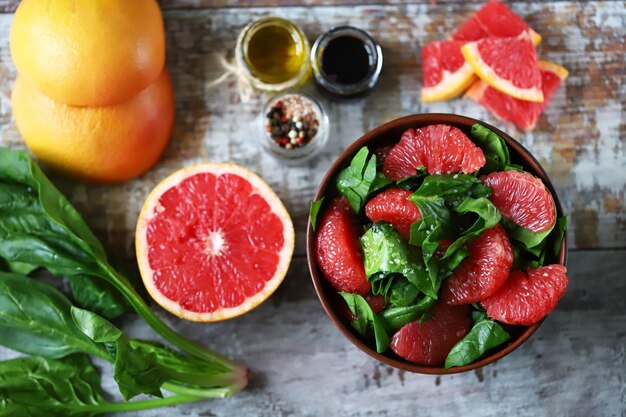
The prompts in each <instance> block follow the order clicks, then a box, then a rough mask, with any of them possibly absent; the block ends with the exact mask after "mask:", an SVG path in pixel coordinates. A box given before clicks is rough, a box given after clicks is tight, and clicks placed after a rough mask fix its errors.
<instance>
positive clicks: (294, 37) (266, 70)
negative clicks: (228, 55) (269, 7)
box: [245, 20, 307, 83]
mask: <svg viewBox="0 0 626 417" xmlns="http://www.w3.org/2000/svg"><path fill="white" fill-rule="evenodd" d="M245 52H246V53H245V55H246V61H247V63H248V65H249V66H250V69H251V72H252V73H253V74H254V76H255V77H256V78H258V79H259V80H260V81H262V82H264V83H282V82H285V81H288V80H290V79H291V78H293V77H294V76H296V75H298V73H299V71H300V68H301V67H302V65H303V64H304V63H305V60H306V59H307V57H306V56H305V48H304V46H303V44H302V39H301V38H300V36H299V34H298V33H297V32H294V31H293V30H290V28H288V27H285V25H284V24H283V23H282V22H281V21H280V20H278V21H276V22H275V23H272V22H266V23H265V24H264V25H262V26H261V27H259V28H257V29H256V31H254V33H252V34H251V36H250V38H249V41H248V43H247V45H245Z"/></svg>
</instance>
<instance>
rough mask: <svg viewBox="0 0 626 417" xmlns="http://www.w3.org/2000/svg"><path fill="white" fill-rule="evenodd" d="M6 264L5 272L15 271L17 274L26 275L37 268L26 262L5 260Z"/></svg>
mask: <svg viewBox="0 0 626 417" xmlns="http://www.w3.org/2000/svg"><path fill="white" fill-rule="evenodd" d="M5 262H6V261H5ZM6 264H7V269H6V271H7V272H15V273H16V274H19V275H28V274H30V273H31V272H33V271H34V270H35V269H37V266H35V265H31V264H27V263H25V262H6Z"/></svg>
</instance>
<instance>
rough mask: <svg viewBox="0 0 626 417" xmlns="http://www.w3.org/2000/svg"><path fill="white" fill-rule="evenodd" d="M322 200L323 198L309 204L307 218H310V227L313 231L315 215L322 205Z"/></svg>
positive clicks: (315, 222) (315, 223)
mask: <svg viewBox="0 0 626 417" xmlns="http://www.w3.org/2000/svg"><path fill="white" fill-rule="evenodd" d="M324 198H325V197H322V198H320V199H319V200H316V201H313V202H311V208H310V209H309V216H310V217H311V227H312V228H313V230H315V226H316V225H317V215H318V214H319V211H320V208H321V207H322V204H324Z"/></svg>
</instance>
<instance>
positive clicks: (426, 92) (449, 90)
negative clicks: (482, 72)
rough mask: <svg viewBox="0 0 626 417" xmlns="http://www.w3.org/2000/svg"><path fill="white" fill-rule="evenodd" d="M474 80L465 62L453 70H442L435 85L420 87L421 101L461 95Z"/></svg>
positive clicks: (469, 67)
mask: <svg viewBox="0 0 626 417" xmlns="http://www.w3.org/2000/svg"><path fill="white" fill-rule="evenodd" d="M474 81H476V76H475V75H474V70H473V69H472V66H471V65H470V64H468V63H467V62H465V63H464V64H463V66H462V67H461V68H460V69H458V70H457V71H455V72H450V71H448V70H443V75H442V78H441V81H440V82H439V83H438V84H437V85H435V86H432V87H422V97H421V99H422V103H431V102H433V101H443V100H450V99H453V98H455V97H457V96H459V95H461V94H462V93H463V92H464V91H465V90H466V89H467V88H468V87H469V86H470V85H472V84H473V83H474Z"/></svg>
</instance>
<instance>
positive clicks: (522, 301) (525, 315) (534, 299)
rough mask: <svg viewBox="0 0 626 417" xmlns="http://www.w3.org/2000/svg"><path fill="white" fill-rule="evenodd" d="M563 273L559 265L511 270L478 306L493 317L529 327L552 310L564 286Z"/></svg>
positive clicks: (564, 275)
mask: <svg viewBox="0 0 626 417" xmlns="http://www.w3.org/2000/svg"><path fill="white" fill-rule="evenodd" d="M566 272H567V269H566V268H565V267H564V266H563V265H548V266H543V267H541V268H537V269H529V270H528V271H526V272H523V271H515V272H513V273H511V275H510V276H509V278H508V279H507V281H506V282H505V283H504V285H503V286H502V287H501V288H500V289H499V290H498V291H497V292H496V293H495V294H494V295H492V296H491V297H489V298H487V299H486V300H483V301H482V302H481V305H482V306H483V307H484V308H485V310H487V315H488V316H489V317H491V318H492V319H494V320H498V321H501V322H503V323H508V324H520V325H523V326H530V325H532V324H535V323H537V322H539V321H540V320H541V319H543V318H544V317H545V316H547V315H548V314H549V313H550V312H551V311H552V310H554V308H555V307H556V305H557V303H558V301H559V299H560V298H561V297H562V296H563V294H564V293H565V290H566V289H567V284H568V279H567V275H566Z"/></svg>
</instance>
